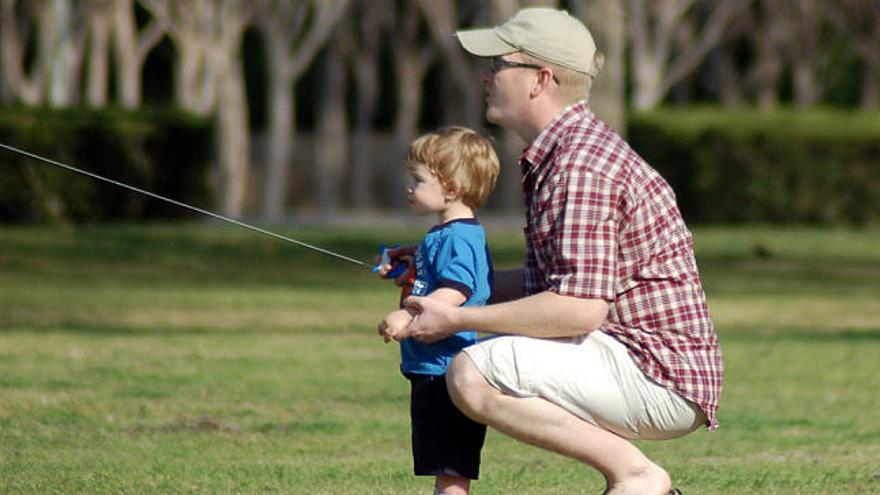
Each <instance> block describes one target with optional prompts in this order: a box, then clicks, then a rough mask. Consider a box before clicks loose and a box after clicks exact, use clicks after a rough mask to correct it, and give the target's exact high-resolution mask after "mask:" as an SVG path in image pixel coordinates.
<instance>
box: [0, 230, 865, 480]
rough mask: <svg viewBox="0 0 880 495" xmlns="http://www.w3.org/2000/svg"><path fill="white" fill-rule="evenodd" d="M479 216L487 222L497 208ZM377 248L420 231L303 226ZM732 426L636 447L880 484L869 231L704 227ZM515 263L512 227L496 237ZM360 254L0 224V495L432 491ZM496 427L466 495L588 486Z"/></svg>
mask: <svg viewBox="0 0 880 495" xmlns="http://www.w3.org/2000/svg"><path fill="white" fill-rule="evenodd" d="M489 229H490V231H491V230H493V229H492V226H491V224H490V225H489ZM293 234H294V235H295V236H298V237H299V238H302V239H303V240H305V241H307V242H313V243H316V244H319V245H321V246H324V247H327V248H329V249H333V250H338V251H341V252H343V253H345V254H348V255H351V256H353V257H355V258H357V259H364V260H366V259H369V258H371V257H372V254H373V252H374V250H375V248H376V246H377V245H378V244H379V242H383V241H384V242H411V241H414V240H416V239H418V237H419V236H420V234H421V232H420V229H396V230H394V229H389V230H387V231H385V232H382V233H381V234H377V233H375V232H373V231H369V230H367V229H344V230H343V229H333V230H331V231H327V230H317V229H312V230H310V229H304V230H298V231H296V232H293ZM695 235H696V240H697V256H698V261H699V263H700V267H701V270H702V272H703V274H704V280H705V286H706V290H707V292H708V295H709V302H710V306H711V309H712V312H713V316H714V318H715V321H716V324H717V326H718V330H719V334H720V337H721V341H722V346H723V351H724V357H725V365H726V383H725V388H724V394H723V398H722V403H721V410H720V421H721V425H722V426H721V428H720V429H719V430H718V432H716V433H714V434H709V433H706V432H697V433H694V434H692V435H690V436H688V437H686V438H684V439H680V440H675V441H669V442H645V443H641V444H640V446H641V447H643V448H644V449H645V450H646V451H647V452H648V454H649V455H650V456H651V457H652V458H654V459H655V460H657V461H658V462H659V463H660V464H662V465H663V466H665V467H666V468H667V469H668V470H669V471H670V474H671V475H672V477H673V479H674V483H675V484H676V485H677V486H680V487H681V488H682V489H683V490H684V492H685V493H686V494H745V493H749V494H770V493H780V494H877V493H880V462H878V461H880V412H878V410H880V407H878V406H880V387H878V377H880V231H876V230H868V231H838V230H810V229H782V230H775V229H769V228H729V229H728V228H701V229H696V231H695ZM490 243H491V244H492V247H493V253H494V256H495V259H496V264H497V265H498V266H499V267H510V266H515V265H516V264H517V263H518V262H519V261H520V260H521V251H522V244H521V240H520V238H519V237H518V235H517V233H516V232H515V231H508V232H501V231H499V232H495V233H494V234H493V235H492V237H491V238H490ZM396 299H397V292H396V289H395V288H393V287H392V286H391V285H390V284H388V283H384V282H382V281H379V280H377V279H375V277H374V276H373V275H372V274H370V273H369V271H368V270H367V269H365V268H360V267H357V266H355V265H350V264H346V263H343V262H338V261H334V260H333V259H331V258H325V257H322V256H320V255H317V254H314V253H311V252H308V251H305V250H303V249H301V248H298V247H295V246H291V245H287V244H285V243H282V242H280V241H275V240H273V239H269V238H264V237H262V236H258V235H256V234H253V233H250V232H248V231H244V230H239V229H227V228H220V227H205V226H173V227H170V226H150V227H143V226H116V227H84V228H76V229H73V228H9V227H6V228H0V493H11V494H28V493H32V494H48V493H101V494H105V493H108V494H109V493H145V494H146V493H205V494H208V493H212V494H213V493H294V494H301V493H302V494H414V493H430V488H429V484H430V482H429V481H428V480H426V479H416V478H414V477H413V476H411V474H410V472H411V467H410V457H409V439H408V435H409V424H408V419H407V414H408V413H407V404H408V386H407V383H406V382H405V380H404V379H403V378H402V377H401V376H400V375H399V374H398V372H397V364H398V356H397V348H396V346H395V345H393V344H388V345H386V344H383V343H382V341H381V339H379V338H378V337H377V336H375V324H376V323H377V322H378V320H379V319H380V318H381V317H382V316H383V315H384V314H385V312H386V311H388V310H389V309H390V308H392V307H393V306H394V305H395V304H396ZM602 488H603V482H602V480H601V479H600V477H599V476H598V475H596V474H595V473H594V472H592V471H591V470H589V469H587V468H585V467H583V466H580V465H579V464H577V463H575V462H572V461H569V460H567V459H564V458H561V457H558V456H555V455H553V454H549V453H546V452H543V451H540V450H537V449H535V448H532V447H528V446H525V445H521V444H518V443H516V442H514V441H512V440H510V439H509V438H506V437H504V436H502V435H500V434H497V433H494V432H490V434H489V437H488V439H487V446H486V448H485V450H484V455H483V470H482V479H481V480H480V481H479V482H477V483H476V484H475V485H474V493H475V494H541V495H543V494H560V495H562V494H565V495H569V494H575V493H584V494H598V493H600V492H601V491H602Z"/></svg>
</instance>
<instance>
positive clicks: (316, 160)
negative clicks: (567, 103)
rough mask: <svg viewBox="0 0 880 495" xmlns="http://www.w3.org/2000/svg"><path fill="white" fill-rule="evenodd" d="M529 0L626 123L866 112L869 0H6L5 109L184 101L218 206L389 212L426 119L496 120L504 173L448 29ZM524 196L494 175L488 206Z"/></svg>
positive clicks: (877, 77) (875, 32) (265, 216)
mask: <svg viewBox="0 0 880 495" xmlns="http://www.w3.org/2000/svg"><path fill="white" fill-rule="evenodd" d="M527 5H545V6H553V7H558V8H564V9H567V10H568V11H569V12H571V13H572V14H573V15H576V16H578V17H580V18H582V19H583V20H584V21H585V23H586V24H587V26H588V27H590V28H591V30H592V32H593V33H594V36H595V37H596V39H597V42H598V44H599V47H600V49H601V50H603V51H604V52H605V53H606V54H607V63H606V69H605V70H604V71H603V73H602V74H601V75H600V77H599V79H598V80H597V84H596V87H595V90H594V95H593V104H592V106H593V108H594V110H595V111H596V112H597V114H599V115H600V117H602V118H603V119H605V120H606V121H607V122H609V123H610V124H611V125H612V126H613V127H615V128H617V129H618V130H620V131H621V132H624V133H625V132H627V131H628V130H629V129H630V128H631V127H632V126H631V125H630V124H631V123H629V122H627V119H626V116H630V118H635V119H638V116H639V115H641V114H645V113H646V112H651V111H654V110H657V109H658V108H659V107H661V106H664V107H669V106H675V107H682V106H689V105H694V104H703V105H705V104H711V105H715V106H717V107H721V108H729V109H755V110H763V111H770V110H772V109H775V108H780V107H783V108H788V107H796V108H816V107H820V106H821V107H826V106H835V107H840V108H847V109H858V108H864V109H877V108H878V106H880V2H878V1H876V0H726V1H720V0H568V1H563V0H559V1H529V2H526V1H521V0H487V1H481V2H472V1H465V0H255V1H245V0H0V104H2V105H3V106H4V107H5V108H7V109H12V110H10V111H12V112H16V113H21V112H26V111H27V110H28V109H39V110H40V111H44V110H45V109H47V108H49V109H60V110H65V109H68V110H72V111H74V113H75V111H76V110H77V109H82V108H83V107H90V108H94V109H106V110H108V111H115V110H114V109H126V110H132V111H135V112H139V111H140V112H142V111H144V110H148V109H151V108H156V107H176V108H179V109H183V110H185V111H186V112H189V113H190V114H192V115H194V116H201V117H202V118H204V119H205V122H207V123H208V125H209V132H211V133H212V135H213V139H212V140H211V142H213V144H212V145H209V146H210V147H211V148H212V150H211V153H209V154H207V156H209V160H210V162H211V164H212V165H211V167H210V170H212V171H213V172H212V173H211V174H209V179H210V180H211V181H212V182H211V184H212V187H213V190H214V196H215V201H214V203H215V205H216V207H218V208H219V209H220V210H222V212H223V213H225V214H227V215H230V216H233V217H243V216H251V217H257V218H259V219H261V220H263V221H267V222H279V221H283V220H284V219H285V218H288V217H289V216H290V215H292V214H302V213H303V212H306V213H308V212H312V213H318V214H320V215H321V216H322V217H324V218H329V217H331V216H333V215H336V214H338V213H339V212H351V211H358V212H364V211H366V212H372V211H376V210H379V209H387V208H392V207H397V206H400V205H401V200H402V198H403V196H404V194H403V183H404V181H405V173H404V172H403V170H402V165H401V161H402V158H403V155H404V153H405V150H406V146H407V145H408V143H409V142H410V141H411V140H412V139H413V138H414V137H416V136H417V135H418V134H419V133H420V132H422V131H424V130H428V129H432V128H435V127H437V126H440V125H445V124H453V123H454V124H463V125H468V126H472V127H477V128H488V129H490V131H491V132H492V134H493V135H494V136H495V138H496V144H497V146H498V149H499V152H500V154H501V155H502V158H503V160H504V161H505V162H506V163H507V168H508V169H510V163H511V162H512V160H513V159H515V157H516V156H517V154H518V152H519V150H520V149H521V148H522V146H523V143H521V142H520V141H519V139H518V138H517V137H515V136H513V135H511V134H509V133H507V132H505V131H503V130H501V129H496V128H491V126H489V125H488V124H487V123H486V122H485V121H484V120H483V116H482V110H483V89H482V83H481V76H482V74H483V72H484V71H485V67H484V66H483V64H482V63H481V61H480V60H479V59H477V58H475V57H471V56H468V55H467V54H466V53H464V52H463V51H462V50H461V49H460V48H459V46H458V43H457V42H456V40H455V39H454V37H453V36H452V33H453V32H454V31H455V29H458V28H467V27H474V26H485V25H493V24H495V23H498V22H499V21H501V20H503V19H504V18H506V17H508V16H510V15H511V14H513V13H514V12H515V11H516V10H518V9H519V8H521V7H523V6H527ZM10 125H12V124H10ZM28 125H30V124H28ZM866 125H867V126H868V127H871V124H870V123H868V124H866ZM13 127H14V126H13ZM636 128H638V129H644V128H645V127H644V126H636ZM16 132H18V131H16ZM16 135H17V134H16V133H15V132H12V131H9V132H5V133H3V132H0V137H2V138H3V139H5V140H8V139H9V138H10V137H13V136H16ZM144 139H146V138H144ZM673 139H674V137H673ZM50 141H51V140H50ZM142 141H143V140H142ZM11 144H14V143H11ZM47 146H49V147H48V148H46V150H47V152H53V151H55V152H56V153H54V156H56V157H59V155H63V153H61V152H60V151H59V150H58V149H53V148H52V147H51V142H50V143H48V144H47ZM639 151H640V152H641V151H642V150H639ZM145 152H149V150H147V151H145ZM69 156H79V155H77V154H75V153H72V154H70V155H69ZM198 156H202V155H198ZM649 158H650V157H649ZM673 159H674V158H669V160H673ZM3 160H4V161H5V160H6V157H4V158H3ZM80 165H81V166H84V167H86V166H88V165H89V164H88V163H80ZM120 166H122V165H120ZM180 166H185V164H183V163H181V164H180ZM862 167H863V168H866V170H867V171H862V172H858V173H862V174H867V175H869V176H873V175H872V174H876V163H867V164H865V165H862ZM165 168H168V167H167V166H166V167H165ZM514 170H515V169H514ZM169 173H173V172H169ZM120 175H124V174H120ZM184 175H186V174H184ZM672 175H673V176H674V175H675V173H672ZM22 180H23V181H24V182H23V183H26V184H31V186H34V187H35V182H34V181H35V180H37V181H38V179H34V177H33V174H31V178H30V179H28V178H24V179H22ZM44 185H45V184H43V186H44ZM698 185H699V184H697V185H696V186H694V187H697V186H698ZM518 188H519V181H518V177H517V176H516V174H515V173H506V174H502V181H501V184H500V185H499V190H498V191H497V192H496V194H495V195H494V197H493V199H492V205H491V206H492V207H493V208H497V209H516V208H518V207H519V201H520V200H519V193H518ZM44 209H45V208H44ZM62 214H63V212H62Z"/></svg>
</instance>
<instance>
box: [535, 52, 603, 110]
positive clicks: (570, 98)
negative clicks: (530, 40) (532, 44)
mask: <svg viewBox="0 0 880 495" xmlns="http://www.w3.org/2000/svg"><path fill="white" fill-rule="evenodd" d="M520 55H522V59H523V62H525V63H527V64H534V65H540V66H542V67H549V68H550V70H552V71H553V75H554V76H556V80H557V81H558V83H557V86H558V88H557V91H556V95H555V100H556V101H557V102H558V103H560V104H562V105H566V106H568V105H571V104H574V103H577V102H579V101H581V100H588V99H589V97H590V89H591V88H592V87H593V79H594V77H593V76H591V75H589V74H585V73H583V72H577V71H574V70H571V69H569V68H567V67H562V66H561V65H557V64H554V63H552V62H548V61H547V60H543V59H540V58H537V57H534V56H532V55H529V54H527V53H523V52H520ZM604 65H605V55H604V54H603V53H602V52H599V51H597V52H596V53H595V55H594V58H593V66H594V67H595V68H596V71H597V72H598V71H599V70H601V69H602V67H603V66H604Z"/></svg>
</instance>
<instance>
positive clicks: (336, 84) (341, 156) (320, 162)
mask: <svg viewBox="0 0 880 495" xmlns="http://www.w3.org/2000/svg"><path fill="white" fill-rule="evenodd" d="M345 79H346V78H345V67H344V66H343V65H342V56H341V54H340V53H339V49H338V47H337V45H335V44H332V45H329V46H328V47H327V52H326V57H325V58H324V71H323V80H324V83H323V84H322V85H321V95H320V97H319V98H320V99H319V104H318V108H319V111H318V119H319V120H318V133H317V140H316V143H317V149H316V150H315V156H316V157H317V160H316V161H317V166H318V171H319V172H320V173H318V174H316V175H317V179H318V181H317V182H318V183H317V189H318V208H319V211H320V214H321V216H323V217H329V216H332V215H333V214H334V213H335V212H336V211H337V210H338V209H339V208H340V206H341V205H342V202H341V201H340V194H339V192H340V185H341V182H342V178H343V176H344V174H345V169H346V161H347V158H348V136H349V129H348V120H347V117H346V107H345V90H346V84H345Z"/></svg>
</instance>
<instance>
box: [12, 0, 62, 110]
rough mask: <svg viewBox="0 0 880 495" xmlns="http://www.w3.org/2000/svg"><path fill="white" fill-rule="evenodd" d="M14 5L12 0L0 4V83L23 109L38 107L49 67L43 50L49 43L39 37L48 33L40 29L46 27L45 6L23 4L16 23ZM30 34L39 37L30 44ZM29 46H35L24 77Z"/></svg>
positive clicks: (46, 48)
mask: <svg viewBox="0 0 880 495" xmlns="http://www.w3.org/2000/svg"><path fill="white" fill-rule="evenodd" d="M16 3H17V2H16V1H15V0H0V22H2V29H0V36H2V38H0V60H2V65H3V79H4V81H5V83H6V85H7V88H8V90H9V91H10V92H11V93H12V95H14V97H15V98H17V99H18V100H19V101H21V102H22V103H24V104H25V105H30V106H38V105H40V104H42V102H43V101H44V98H45V84H46V80H47V76H48V72H49V64H50V58H49V54H50V50H49V49H48V47H47V46H46V44H47V42H48V41H50V40H49V38H48V37H47V36H46V35H45V34H43V33H45V32H46V31H49V30H48V29H46V28H42V29H40V27H41V26H46V25H47V24H48V19H47V18H46V16H45V12H46V10H47V9H45V2H38V1H35V2H32V3H26V4H24V6H23V7H22V9H23V10H24V13H23V16H24V19H19V16H18V15H16ZM20 28H23V29H20ZM34 31H38V32H40V33H41V34H40V35H38V36H37V37H36V40H35V41H31V36H32V33H33V32H34ZM31 42H34V43H35V44H36V45H37V49H36V60H35V61H34V63H33V67H32V69H31V73H30V74H28V71H27V69H26V67H25V66H24V50H25V47H26V46H27V45H28V44H29V43H31Z"/></svg>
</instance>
